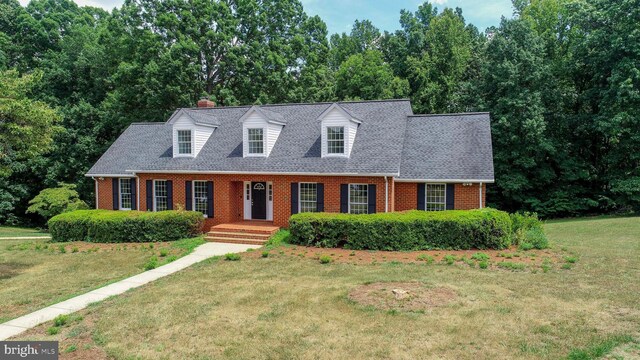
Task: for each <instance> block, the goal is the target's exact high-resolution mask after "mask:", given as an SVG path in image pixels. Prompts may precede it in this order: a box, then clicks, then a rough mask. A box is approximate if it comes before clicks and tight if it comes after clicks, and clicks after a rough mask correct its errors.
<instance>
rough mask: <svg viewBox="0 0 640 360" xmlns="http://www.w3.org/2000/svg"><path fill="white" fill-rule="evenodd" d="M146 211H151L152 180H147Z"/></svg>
mask: <svg viewBox="0 0 640 360" xmlns="http://www.w3.org/2000/svg"><path fill="white" fill-rule="evenodd" d="M147 211H153V180H147Z"/></svg>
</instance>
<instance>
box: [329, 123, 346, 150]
mask: <svg viewBox="0 0 640 360" xmlns="http://www.w3.org/2000/svg"><path fill="white" fill-rule="evenodd" d="M327 152H328V153H329V154H344V127H342V126H330V127H327Z"/></svg>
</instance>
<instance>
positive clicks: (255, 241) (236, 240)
mask: <svg viewBox="0 0 640 360" xmlns="http://www.w3.org/2000/svg"><path fill="white" fill-rule="evenodd" d="M204 239H205V240H206V241H209V242H216V243H225V244H245V245H264V244H266V242H267V240H259V239H247V238H244V239H243V238H235V237H233V238H230V237H221V236H205V237H204Z"/></svg>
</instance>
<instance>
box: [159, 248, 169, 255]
mask: <svg viewBox="0 0 640 360" xmlns="http://www.w3.org/2000/svg"><path fill="white" fill-rule="evenodd" d="M167 255H169V250H167V249H160V257H165V256H167Z"/></svg>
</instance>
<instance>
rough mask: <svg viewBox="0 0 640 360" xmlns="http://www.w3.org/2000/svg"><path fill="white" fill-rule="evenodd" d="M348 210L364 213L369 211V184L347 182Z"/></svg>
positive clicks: (352, 212) (354, 212) (353, 212)
mask: <svg viewBox="0 0 640 360" xmlns="http://www.w3.org/2000/svg"><path fill="white" fill-rule="evenodd" d="M349 212H350V213H351V214H366V213H368V212H369V186H368V185H366V184H349Z"/></svg>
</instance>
